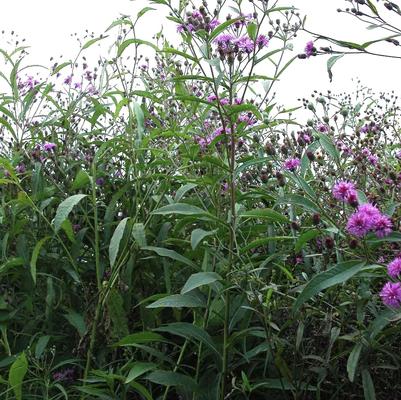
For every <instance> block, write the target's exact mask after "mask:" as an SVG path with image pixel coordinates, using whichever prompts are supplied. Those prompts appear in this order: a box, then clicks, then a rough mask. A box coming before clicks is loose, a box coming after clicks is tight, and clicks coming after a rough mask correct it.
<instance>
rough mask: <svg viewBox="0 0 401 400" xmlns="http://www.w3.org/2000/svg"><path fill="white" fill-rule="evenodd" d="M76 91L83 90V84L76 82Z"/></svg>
mask: <svg viewBox="0 0 401 400" xmlns="http://www.w3.org/2000/svg"><path fill="white" fill-rule="evenodd" d="M74 89H78V90H79V89H82V83H81V82H75V83H74Z"/></svg>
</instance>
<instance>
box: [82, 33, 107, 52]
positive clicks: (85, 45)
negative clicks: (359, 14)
mask: <svg viewBox="0 0 401 400" xmlns="http://www.w3.org/2000/svg"><path fill="white" fill-rule="evenodd" d="M107 37H108V36H99V37H98V38H94V39H91V40H88V41H87V42H86V43H85V44H84V45H83V46H82V50H85V49H87V48H88V47H91V46H92V45H93V44H95V43H97V42H99V41H100V40H103V39H106V38H107Z"/></svg>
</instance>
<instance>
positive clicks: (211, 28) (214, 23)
mask: <svg viewBox="0 0 401 400" xmlns="http://www.w3.org/2000/svg"><path fill="white" fill-rule="evenodd" d="M218 25H220V21H218V20H217V19H214V20H212V21H210V22H209V29H210V30H213V29H214V28H216V26H218Z"/></svg>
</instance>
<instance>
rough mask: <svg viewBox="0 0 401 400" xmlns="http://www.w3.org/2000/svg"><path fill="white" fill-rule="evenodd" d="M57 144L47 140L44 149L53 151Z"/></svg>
mask: <svg viewBox="0 0 401 400" xmlns="http://www.w3.org/2000/svg"><path fill="white" fill-rule="evenodd" d="M56 147H57V146H56V144H55V143H50V142H46V143H45V144H44V145H43V150H44V151H53V150H54V149H55V148H56Z"/></svg>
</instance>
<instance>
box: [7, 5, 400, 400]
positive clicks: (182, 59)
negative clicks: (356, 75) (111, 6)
mask: <svg viewBox="0 0 401 400" xmlns="http://www.w3.org/2000/svg"><path fill="white" fill-rule="evenodd" d="M152 3H153V4H152V5H153V7H157V8H159V7H168V8H169V12H170V14H169V17H168V20H169V22H170V23H171V24H175V25H176V27H177V32H178V34H179V36H180V38H181V43H180V45H179V46H173V45H171V44H170V43H169V42H168V40H167V39H166V38H165V37H164V36H163V35H162V34H158V35H156V36H155V38H153V41H146V40H143V39H140V38H138V37H137V35H136V32H137V31H138V30H139V29H140V24H141V21H142V18H143V17H144V15H145V14H147V13H151V12H155V10H154V8H153V7H146V8H144V9H143V10H141V11H140V13H139V14H138V15H137V16H136V17H134V18H132V19H130V18H129V17H123V18H120V19H118V20H116V21H115V22H113V24H112V25H111V26H110V27H109V29H108V30H107V34H105V35H102V36H100V37H96V38H95V37H94V38H91V39H89V40H88V41H86V42H85V43H84V44H83V45H82V47H81V50H80V52H79V54H78V56H77V58H76V60H74V61H73V62H58V63H55V64H54V65H52V67H51V68H50V69H48V70H47V72H45V73H44V72H43V71H42V70H40V73H37V68H38V67H35V66H33V67H31V66H29V65H27V64H26V59H27V58H26V52H25V51H26V50H25V48H24V47H19V44H18V43H15V42H13V44H12V48H11V49H3V50H0V51H1V53H2V55H3V56H4V59H5V61H6V64H5V67H4V68H3V71H2V72H1V73H0V75H1V78H2V79H3V84H6V85H7V89H4V90H3V92H2V94H1V97H0V98H1V103H0V125H1V128H0V132H1V142H0V146H1V150H0V152H1V158H0V165H1V168H2V172H1V174H2V176H1V178H0V199H1V206H0V220H1V227H0V240H1V244H0V257H1V265H0V278H1V281H0V285H1V286H0V287H1V293H0V331H1V339H0V343H1V346H0V371H1V376H0V393H1V394H0V397H1V398H4V399H8V400H12V399H16V400H21V399H34V398H38V399H78V398H80V399H147V400H151V399H154V400H156V399H163V400H167V399H191V400H201V399H204V400H210V399H221V400H223V399H233V400H236V399H265V398H272V399H273V398H274V399H297V400H301V399H305V400H306V399H322V400H324V399H366V400H371V399H388V398H391V399H396V398H401V397H397V396H399V393H401V380H400V377H401V374H400V362H401V355H400V339H401V334H400V331H399V324H398V322H397V321H398V320H399V319H400V313H399V310H398V307H399V305H400V303H401V283H400V282H398V281H399V279H398V276H399V274H400V272H401V258H400V254H401V253H400V242H401V233H400V232H399V228H400V223H399V217H400V194H399V193H400V185H401V166H400V160H401V144H400V126H399V118H400V115H399V114H400V109H399V107H398V105H397V97H396V96H395V95H394V94H380V95H375V94H373V93H371V91H370V90H368V89H366V88H364V87H361V86H358V87H357V88H356V89H355V91H354V92H353V93H350V94H343V95H337V94H334V93H331V92H327V93H326V92H325V93H319V92H314V93H312V94H311V96H309V97H308V98H305V99H303V100H302V102H301V104H300V105H299V106H298V107H295V108H291V109H285V108H284V107H281V106H279V105H278V104H276V101H275V96H274V90H275V87H276V85H277V82H278V80H279V79H282V78H283V76H284V75H285V72H286V71H287V69H289V67H292V66H293V65H295V64H296V62H308V58H310V57H313V56H316V55H319V54H323V55H326V54H327V53H333V50H332V49H327V48H326V49H325V48H323V49H321V48H318V46H317V45H316V43H315V42H314V41H312V39H313V38H312V37H310V39H311V40H310V41H309V42H307V43H306V44H305V45H304V47H305V48H304V49H302V53H301V54H299V52H296V51H294V46H293V43H292V42H293V39H294V38H295V37H297V35H298V34H299V33H300V32H301V31H302V30H304V29H305V27H304V20H303V18H302V16H301V15H300V14H298V12H297V11H296V10H294V9H293V8H292V7H286V6H283V5H282V4H278V2H277V1H269V0H264V1H256V0H255V1H253V2H250V3H249V4H247V5H246V6H244V5H242V2H241V1H236V2H234V3H233V4H231V7H230V8H226V5H225V4H224V2H218V4H217V7H216V8H215V9H214V8H213V7H210V6H209V5H208V4H206V2H203V3H202V4H199V5H197V7H191V6H190V5H186V4H184V3H183V2H180V5H179V8H175V6H173V5H172V4H171V2H169V1H167V0H157V1H153V2H152ZM355 3H358V7H362V6H365V7H367V6H369V9H370V10H375V9H376V6H374V5H373V4H372V3H371V2H364V1H357V2H355ZM386 4H387V3H386ZM391 4H392V3H391ZM387 8H388V7H387ZM393 9H394V7H393ZM393 11H394V10H393ZM228 13H230V14H228ZM383 26H384V25H382V27H383ZM113 35H114V36H113ZM319 39H325V40H329V38H324V37H319ZM107 40H111V41H112V44H113V47H112V56H110V57H109V58H108V59H105V58H101V59H100V60H99V62H98V64H97V65H95V66H93V65H90V62H89V61H87V59H86V58H85V54H86V53H85V52H87V51H90V48H91V47H92V48H93V46H95V45H96V44H98V43H103V42H104V41H106V42H107ZM383 40H385V39H383ZM344 43H347V42H339V41H337V43H336V44H338V45H340V46H345V47H347V46H346V45H344ZM356 50H358V49H356ZM359 50H360V49H359ZM359 50H358V51H359ZM141 54H145V55H141ZM330 57H331V58H330V59H329V62H328V67H329V71H330V74H331V68H332V67H333V65H334V62H335V61H336V60H337V59H338V58H336V57H338V54H337V55H334V56H330ZM332 57H335V58H332ZM46 74H47V75H48V76H46ZM291 101H294V100H291ZM301 120H302V121H305V122H302V123H301V122H300V121H301Z"/></svg>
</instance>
